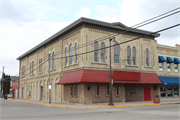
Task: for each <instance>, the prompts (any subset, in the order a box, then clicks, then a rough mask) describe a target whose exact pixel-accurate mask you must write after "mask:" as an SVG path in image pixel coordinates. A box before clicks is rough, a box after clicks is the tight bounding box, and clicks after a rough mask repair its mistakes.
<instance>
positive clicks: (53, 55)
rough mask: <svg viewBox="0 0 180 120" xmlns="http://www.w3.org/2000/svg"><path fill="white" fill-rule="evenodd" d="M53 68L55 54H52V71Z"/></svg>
mask: <svg viewBox="0 0 180 120" xmlns="http://www.w3.org/2000/svg"><path fill="white" fill-rule="evenodd" d="M54 68H55V53H54V52H53V53H52V69H54Z"/></svg>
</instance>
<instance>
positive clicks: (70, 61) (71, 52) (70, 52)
mask: <svg viewBox="0 0 180 120" xmlns="http://www.w3.org/2000/svg"><path fill="white" fill-rule="evenodd" d="M72 55H73V46H72V44H71V45H70V46H69V56H70V57H69V64H70V65H71V64H72V61H73V56H72Z"/></svg>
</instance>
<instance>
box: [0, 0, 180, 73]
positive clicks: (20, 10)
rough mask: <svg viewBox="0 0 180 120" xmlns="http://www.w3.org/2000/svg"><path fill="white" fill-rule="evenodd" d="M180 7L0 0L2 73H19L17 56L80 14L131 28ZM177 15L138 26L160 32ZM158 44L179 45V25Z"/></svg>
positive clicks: (130, 0) (175, 2)
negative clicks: (119, 23)
mask: <svg viewBox="0 0 180 120" xmlns="http://www.w3.org/2000/svg"><path fill="white" fill-rule="evenodd" d="M178 7H180V0H74V1H73V0H0V74H2V67H3V66H4V67H5V69H4V72H5V73H6V74H9V75H11V76H14V75H17V74H19V61H18V60H16V58H17V57H19V56H20V55H22V54H23V53H25V52H26V51H28V50H30V49H31V48H33V47H34V46H36V45H38V44H39V43H41V42H43V41H44V40H45V39H47V38H49V37H50V36H52V35H53V34H55V33H56V32H58V31H60V30H61V29H63V28H64V27H66V26H67V25H69V24H70V23H72V22H74V21H75V20H77V19H79V18H80V17H87V18H91V19H95V20H100V21H105V22H110V23H111V22H121V23H123V24H125V25H126V26H128V27H131V26H133V25H135V24H138V23H141V22H143V21H145V20H148V19H150V18H153V17H155V16H158V15H160V14H163V13H165V12H168V11H170V10H173V9H175V8H178ZM179 22H180V14H179V13H178V14H176V15H173V16H170V17H168V18H165V19H163V20H160V21H157V22H155V23H152V24H149V25H146V26H144V27H141V28H139V29H142V30H148V31H152V32H155V31H158V30H161V29H163V28H166V27H170V26H172V25H175V24H178V23H179ZM160 34H161V35H160V37H158V38H156V40H157V42H158V44H164V45H169V46H175V44H180V27H176V28H173V29H170V30H167V31H165V32H161V33H160Z"/></svg>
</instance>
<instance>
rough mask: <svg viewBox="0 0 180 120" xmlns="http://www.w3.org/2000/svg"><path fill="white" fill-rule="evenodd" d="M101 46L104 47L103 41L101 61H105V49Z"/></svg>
mask: <svg viewBox="0 0 180 120" xmlns="http://www.w3.org/2000/svg"><path fill="white" fill-rule="evenodd" d="M102 48H105V44H104V42H102V43H101V62H103V63H104V62H105V49H102Z"/></svg>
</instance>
